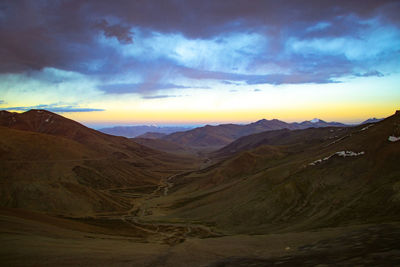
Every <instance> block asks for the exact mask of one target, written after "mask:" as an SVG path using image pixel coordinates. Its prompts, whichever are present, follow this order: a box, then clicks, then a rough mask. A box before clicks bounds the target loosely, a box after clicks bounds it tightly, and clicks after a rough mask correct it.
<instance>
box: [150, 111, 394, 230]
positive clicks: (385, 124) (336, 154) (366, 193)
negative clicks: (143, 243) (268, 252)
mask: <svg viewBox="0 0 400 267" xmlns="http://www.w3.org/2000/svg"><path fill="white" fill-rule="evenodd" d="M399 125H400V113H399V112H397V113H396V114H395V115H393V116H391V117H389V118H387V119H385V120H383V121H381V122H378V123H376V124H369V125H360V126H357V127H352V128H348V129H341V128H337V129H335V130H334V129H329V128H321V129H306V130H301V131H286V130H280V131H275V132H269V133H268V134H267V135H269V136H270V138H268V139H267V140H265V139H263V138H259V139H258V137H265V136H264V134H266V133H263V134H259V135H255V136H250V137H243V138H242V140H238V141H237V144H236V145H235V144H234V143H233V144H231V145H235V147H239V148H240V149H239V150H240V151H239V152H238V153H234V154H233V156H232V155H231V158H228V159H226V160H225V161H223V162H220V163H217V164H215V165H213V166H211V167H208V168H207V169H204V170H201V171H197V172H192V173H190V174H186V175H181V176H177V177H175V178H174V179H172V180H171V181H170V182H171V183H172V184H173V187H172V188H170V190H169V191H170V192H171V193H170V195H169V196H168V197H166V198H164V199H162V202H161V200H159V201H160V202H157V201H155V202H154V203H153V205H157V206H158V208H157V209H155V210H154V211H153V215H152V216H149V217H148V218H147V220H162V219H163V220H192V221H201V222H203V223H207V224H211V225H215V226H216V227H217V228H218V229H221V230H222V231H226V233H233V232H234V233H265V232H270V231H293V230H295V229H297V230H305V229H312V228H316V227H332V226H343V225H349V224H363V223H381V222H385V221H386V222H390V221H398V220H400V217H399V214H400V197H399V196H400V191H399V188H400V187H399V177H400V142H396V140H397V139H396V138H394V137H397V136H400V126H399ZM332 130H334V131H333V132H332ZM336 131H337V132H340V134H336V133H335V132H336ZM332 136H333V138H331V137H332ZM390 136H392V138H389V137H390ZM255 137H257V138H255ZM246 139H249V140H246ZM254 140H257V141H255V142H254ZM241 144H250V145H249V146H248V147H240V145H241ZM224 150H225V149H223V151H224ZM153 205H152V206H153ZM160 206H163V207H164V209H161V210H160ZM157 213H159V214H161V213H163V214H165V213H167V214H168V215H167V216H163V217H157V215H156V214H157Z"/></svg>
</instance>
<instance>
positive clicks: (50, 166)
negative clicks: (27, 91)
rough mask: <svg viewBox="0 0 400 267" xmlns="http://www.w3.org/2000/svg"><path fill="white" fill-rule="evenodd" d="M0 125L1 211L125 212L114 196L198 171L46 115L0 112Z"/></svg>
mask: <svg viewBox="0 0 400 267" xmlns="http://www.w3.org/2000/svg"><path fill="white" fill-rule="evenodd" d="M0 124H1V125H2V126H0V159H1V162H2V164H1V167H0V168H1V172H0V181H1V182H0V183H1V184H2V185H3V186H1V189H0V190H1V197H0V205H1V206H6V207H13V208H23V209H29V210H36V211H42V212H46V213H51V214H63V215H64V216H65V215H73V216H78V215H79V216H87V215H89V214H93V213H96V212H104V211H122V210H127V209H129V208H130V207H131V206H130V200H129V199H127V198H126V197H125V198H124V197H121V196H120V195H115V194H113V193H112V190H114V189H115V188H122V189H128V188H129V190H131V191H132V192H135V188H137V190H138V191H139V192H141V191H142V190H143V188H145V187H148V188H149V189H151V188H156V187H157V186H158V183H159V182H160V179H162V178H165V177H168V176H170V175H173V174H175V173H176V172H181V171H185V170H188V169H191V168H192V167H193V166H195V165H196V162H194V161H193V160H192V159H186V158H183V157H179V156H174V155H170V154H167V153H165V152H160V151H156V150H153V149H150V148H147V147H145V146H142V145H139V144H137V143H135V142H133V141H131V140H129V139H127V138H123V137H114V136H110V135H106V134H103V133H100V132H97V131H95V130H92V129H89V128H87V127H85V126H83V125H81V124H79V123H77V122H74V121H72V120H69V119H66V118H64V117H62V116H59V115H57V114H54V113H51V112H47V111H42V110H32V111H28V112H25V113H22V114H18V113H10V112H5V111H1V113H0ZM110 190H111V191H110Z"/></svg>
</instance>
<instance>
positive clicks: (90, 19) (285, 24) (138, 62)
mask: <svg viewBox="0 0 400 267" xmlns="http://www.w3.org/2000/svg"><path fill="white" fill-rule="evenodd" d="M398 14H400V2H399V1H397V0H379V1H378V0H365V1H362V2H360V1H356V0H346V1H344V0H341V1H319V0H307V1H306V0H299V1H289V0H282V1H272V0H271V1H265V0H253V1H246V0H231V1H198V0H185V1H181V0H165V1H157V0H146V1H130V0H114V1H108V0H107V1H106V0H88V1H80V0H70V1H50V0H44V1H29V0H20V1H14V0H5V1H2V2H1V3H0V58H1V60H0V92H2V93H5V92H8V93H9V92H11V91H18V90H21V89H20V88H21V87H24V86H23V85H22V84H23V82H25V81H27V80H35V81H37V80H39V81H40V84H42V85H45V86H46V88H44V89H43V90H47V91H49V90H54V91H57V90H58V91H60V88H61V87H62V88H66V87H68V88H69V89H68V90H70V91H71V92H75V91H76V99H79V96H80V95H82V90H83V89H82V88H81V87H80V88H79V91H78V89H76V88H77V87H76V85H77V84H85V86H87V89H85V90H86V91H88V92H91V93H90V96H91V97H92V96H94V95H96V97H98V98H100V97H102V96H103V97H108V96H112V97H114V96H115V95H127V94H132V95H138V96H139V98H140V99H143V100H145V99H153V98H171V97H175V96H177V95H180V92H179V91H180V90H187V91H190V90H197V89H200V88H209V89H213V90H219V89H220V88H226V87H231V88H230V89H229V90H238V91H240V90H241V88H242V87H243V88H247V87H246V86H252V85H257V87H258V86H259V85H263V84H268V85H285V84H288V85H293V84H309V83H312V84H327V83H341V82H343V80H346V79H348V78H357V77H358V78H361V77H376V78H384V77H386V76H390V75H391V74H392V73H395V72H398V70H399V68H400V50H399V47H400V17H399V16H398ZM49 69H50V70H54V71H53V72H52V74H51V75H50V74H49V73H48V70H49ZM54 73H55V74H54ZM57 73H62V75H61V74H57ZM65 73H73V74H74V77H73V79H74V83H71V82H70V81H69V80H70V79H72V78H71V77H67V76H66V75H65ZM10 75H14V76H15V77H17V78H15V79H14V80H13V82H12V83H11V82H9V77H10ZM14 76H13V77H14ZM18 81H20V82H19V83H20V84H21V86H18ZM80 81H81V82H80ZM68 82H70V83H68ZM24 88H25V87H24ZM253 88H254V87H253ZM24 90H25V91H26V90H29V89H24ZM31 90H32V91H35V92H36V91H37V90H38V89H37V88H32V89H31ZM246 90H247V89H246ZM256 90H257V89H256ZM47 91H46V92H47ZM61 97H62V96H61V95H60V98H61ZM4 99H5V100H6V102H7V103H8V102H9V101H8V99H7V98H4ZM49 101H50V100H49ZM85 101H86V102H87V99H85ZM86 102H85V103H86ZM49 103H51V102H48V101H47V104H46V105H51V104H49ZM0 104H3V105H4V104H5V103H4V101H1V100H0ZM37 104H38V105H39V104H43V103H39V102H38V103H37ZM80 104H81V103H79V104H78V105H77V107H75V106H70V107H52V108H53V110H54V109H56V108H59V111H60V112H67V111H64V110H71V111H75V112H77V111H92V110H91V109H80V108H79V105H80ZM10 105H12V104H10ZM28 106H29V107H32V105H28ZM12 108H14V109H21V110H22V109H23V108H24V107H20V106H14V107H12ZM49 108H51V107H49ZM95 110H101V109H93V111H95Z"/></svg>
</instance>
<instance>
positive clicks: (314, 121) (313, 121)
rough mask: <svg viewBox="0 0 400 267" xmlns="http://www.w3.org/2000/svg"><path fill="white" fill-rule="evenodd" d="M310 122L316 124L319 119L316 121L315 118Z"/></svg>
mask: <svg viewBox="0 0 400 267" xmlns="http://www.w3.org/2000/svg"><path fill="white" fill-rule="evenodd" d="M311 122H312V123H317V122H319V119H317V118H315V119H312V120H311Z"/></svg>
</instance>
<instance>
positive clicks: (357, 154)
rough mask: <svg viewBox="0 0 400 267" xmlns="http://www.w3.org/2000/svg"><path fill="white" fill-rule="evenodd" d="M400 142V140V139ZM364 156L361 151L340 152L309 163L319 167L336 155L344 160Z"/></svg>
mask: <svg viewBox="0 0 400 267" xmlns="http://www.w3.org/2000/svg"><path fill="white" fill-rule="evenodd" d="M399 140H400V138H399ZM364 154H365V152H364V151H361V152H353V151H338V152H336V153H334V154H332V155H330V156H328V157H325V158H323V159H317V160H315V161H313V162H311V163H309V164H308V165H310V166H315V165H317V164H319V163H322V162H323V161H326V160H328V159H330V158H331V157H333V156H335V155H337V156H339V157H344V158H345V157H356V156H361V155H364Z"/></svg>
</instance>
